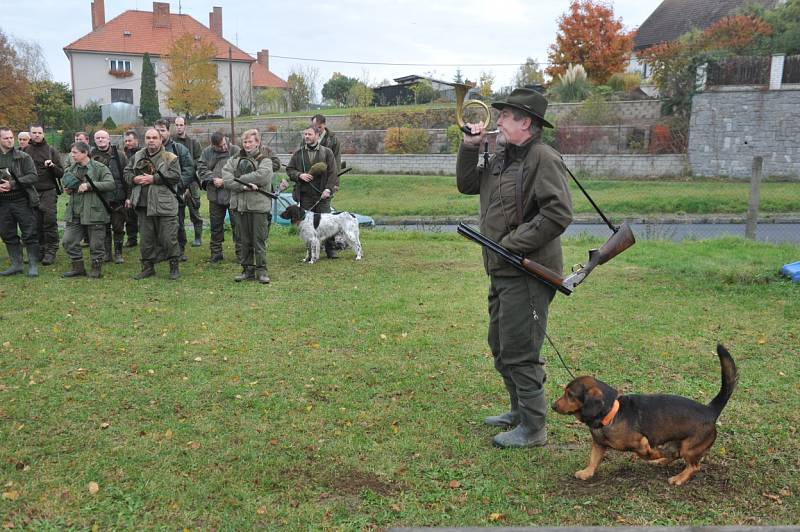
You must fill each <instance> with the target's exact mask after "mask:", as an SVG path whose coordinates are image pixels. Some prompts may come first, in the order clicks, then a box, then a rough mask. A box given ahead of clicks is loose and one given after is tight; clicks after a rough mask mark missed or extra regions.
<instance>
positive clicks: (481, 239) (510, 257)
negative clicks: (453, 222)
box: [456, 223, 572, 296]
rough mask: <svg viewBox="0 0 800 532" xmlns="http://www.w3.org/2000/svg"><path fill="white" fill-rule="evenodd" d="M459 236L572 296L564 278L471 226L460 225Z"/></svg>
mask: <svg viewBox="0 0 800 532" xmlns="http://www.w3.org/2000/svg"><path fill="white" fill-rule="evenodd" d="M456 231H457V232H458V234H460V235H461V236H463V237H466V238H468V239H470V240H472V241H473V242H477V243H478V244H480V245H481V246H483V247H485V248H486V249H489V250H491V251H493V252H495V253H497V254H498V255H500V257H501V258H502V259H503V260H505V261H506V262H508V263H509V264H511V265H512V266H513V267H515V268H516V269H518V270H519V271H521V272H523V273H526V274H528V275H530V276H532V277H535V278H536V279H538V280H539V281H541V282H543V283H545V284H547V285H549V286H551V287H553V288H555V289H556V290H558V291H559V292H561V293H562V294H564V295H567V296H568V295H570V294H571V293H572V290H571V289H570V288H569V287H567V286H565V285H564V282H563V281H564V280H563V278H562V277H561V276H560V275H559V274H557V273H556V272H554V271H553V270H551V269H549V268H547V267H546V266H542V265H541V264H539V263H538V262H535V261H532V260H530V259H527V258H525V257H523V256H522V255H518V254H516V253H514V252H513V251H511V250H509V249H506V248H504V247H503V246H501V245H500V244H498V243H497V242H495V241H494V240H492V239H491V238H489V237H487V236H485V235H482V234H481V233H479V232H478V231H476V230H475V229H473V228H471V227H470V226H468V225H466V224H464V223H460V224H458V228H457V229H456Z"/></svg>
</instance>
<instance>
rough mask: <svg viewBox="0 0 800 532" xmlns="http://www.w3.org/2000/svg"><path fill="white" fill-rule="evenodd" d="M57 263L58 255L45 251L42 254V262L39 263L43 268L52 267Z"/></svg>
mask: <svg viewBox="0 0 800 532" xmlns="http://www.w3.org/2000/svg"><path fill="white" fill-rule="evenodd" d="M55 261H56V254H55V253H53V252H52V251H45V252H44V253H43V254H42V260H40V261H39V264H41V265H42V266H50V265H51V264H53V263H54V262H55Z"/></svg>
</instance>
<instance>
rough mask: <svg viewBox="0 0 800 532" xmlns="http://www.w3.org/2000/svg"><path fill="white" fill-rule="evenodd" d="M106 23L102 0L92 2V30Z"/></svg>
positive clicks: (104, 7)
mask: <svg viewBox="0 0 800 532" xmlns="http://www.w3.org/2000/svg"><path fill="white" fill-rule="evenodd" d="M105 23H106V6H105V3H104V0H94V2H92V31H94V30H96V29H97V28H99V27H100V26H102V25H103V24H105Z"/></svg>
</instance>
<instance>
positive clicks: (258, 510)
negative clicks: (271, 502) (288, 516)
mask: <svg viewBox="0 0 800 532" xmlns="http://www.w3.org/2000/svg"><path fill="white" fill-rule="evenodd" d="M256 513H257V514H258V515H264V514H266V513H267V507H266V506H259V507H258V508H256Z"/></svg>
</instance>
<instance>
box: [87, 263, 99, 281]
mask: <svg viewBox="0 0 800 532" xmlns="http://www.w3.org/2000/svg"><path fill="white" fill-rule="evenodd" d="M102 276H103V261H101V260H92V271H90V272H89V274H88V277H89V278H90V279H100V278H101V277H102Z"/></svg>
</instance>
